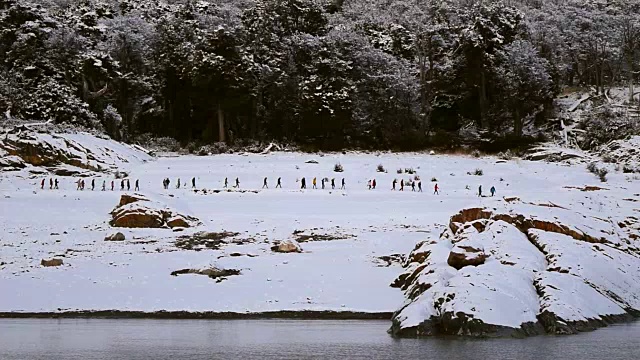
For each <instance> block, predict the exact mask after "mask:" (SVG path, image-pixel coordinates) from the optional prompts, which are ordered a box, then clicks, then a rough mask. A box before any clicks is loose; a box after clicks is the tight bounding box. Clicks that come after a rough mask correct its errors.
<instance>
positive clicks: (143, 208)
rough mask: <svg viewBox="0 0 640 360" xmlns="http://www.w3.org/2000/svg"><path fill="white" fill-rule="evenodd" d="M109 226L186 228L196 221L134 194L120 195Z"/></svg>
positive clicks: (196, 222) (195, 223) (196, 220)
mask: <svg viewBox="0 0 640 360" xmlns="http://www.w3.org/2000/svg"><path fill="white" fill-rule="evenodd" d="M109 224H110V225H111V226H114V227H125V228H162V227H168V228H175V227H181V228H188V227H191V226H195V225H197V224H198V219H196V218H194V217H192V216H187V215H182V214H179V213H177V212H176V211H175V210H173V209H170V208H168V207H166V206H163V205H162V204H159V203H157V202H154V201H150V200H149V199H147V198H146V197H144V196H142V195H137V194H136V195H134V196H131V195H122V197H121V198H120V202H119V204H118V206H117V207H116V208H115V209H113V211H111V221H110V222H109Z"/></svg>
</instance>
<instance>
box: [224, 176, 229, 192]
mask: <svg viewBox="0 0 640 360" xmlns="http://www.w3.org/2000/svg"><path fill="white" fill-rule="evenodd" d="M228 187H229V178H224V188H225V189H226V188H228Z"/></svg>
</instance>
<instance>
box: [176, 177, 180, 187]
mask: <svg viewBox="0 0 640 360" xmlns="http://www.w3.org/2000/svg"><path fill="white" fill-rule="evenodd" d="M176 189H180V178H178V183H177V184H176Z"/></svg>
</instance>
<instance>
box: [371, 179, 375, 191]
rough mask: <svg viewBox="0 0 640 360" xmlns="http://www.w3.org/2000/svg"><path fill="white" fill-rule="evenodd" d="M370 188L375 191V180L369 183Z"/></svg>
mask: <svg viewBox="0 0 640 360" xmlns="http://www.w3.org/2000/svg"><path fill="white" fill-rule="evenodd" d="M371 187H373V190H375V189H376V179H373V181H372V182H371Z"/></svg>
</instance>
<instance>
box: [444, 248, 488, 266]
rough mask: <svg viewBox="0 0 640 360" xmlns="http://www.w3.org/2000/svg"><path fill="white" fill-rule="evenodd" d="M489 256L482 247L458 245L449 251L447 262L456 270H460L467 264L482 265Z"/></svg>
mask: <svg viewBox="0 0 640 360" xmlns="http://www.w3.org/2000/svg"><path fill="white" fill-rule="evenodd" d="M488 257H489V256H488V255H486V254H485V253H484V251H482V250H480V249H476V248H473V247H470V246H456V247H455V248H453V249H452V250H451V252H450V253H449V258H448V259H447V263H448V264H449V265H450V266H452V267H454V268H455V269H456V270H460V269H462V268H463V267H465V266H478V265H482V264H484V261H485V260H486V259H487V258H488Z"/></svg>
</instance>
